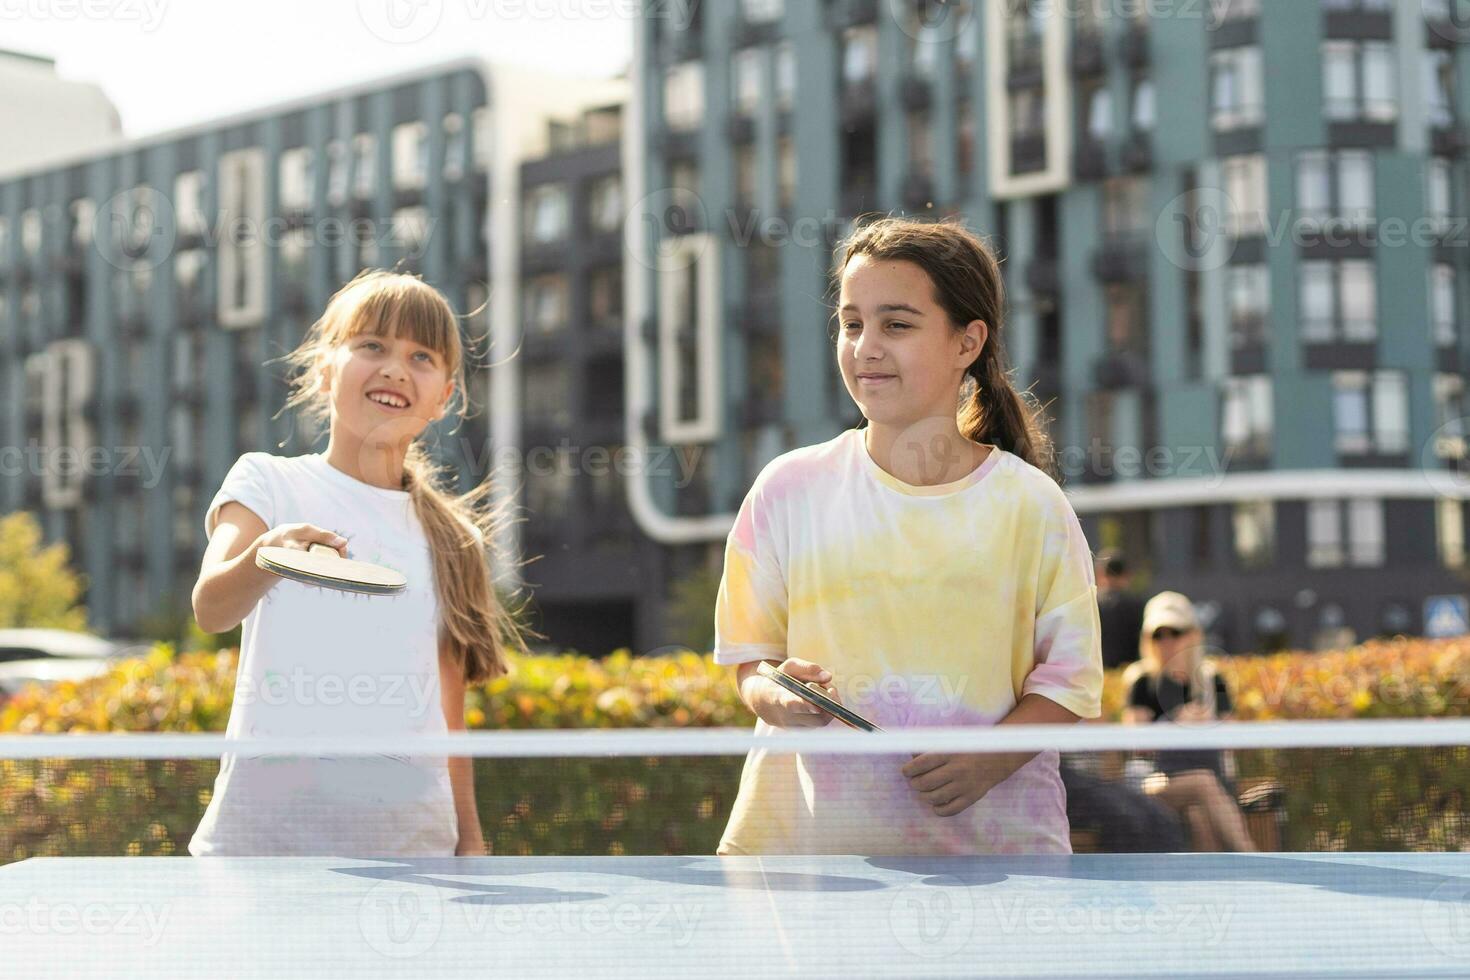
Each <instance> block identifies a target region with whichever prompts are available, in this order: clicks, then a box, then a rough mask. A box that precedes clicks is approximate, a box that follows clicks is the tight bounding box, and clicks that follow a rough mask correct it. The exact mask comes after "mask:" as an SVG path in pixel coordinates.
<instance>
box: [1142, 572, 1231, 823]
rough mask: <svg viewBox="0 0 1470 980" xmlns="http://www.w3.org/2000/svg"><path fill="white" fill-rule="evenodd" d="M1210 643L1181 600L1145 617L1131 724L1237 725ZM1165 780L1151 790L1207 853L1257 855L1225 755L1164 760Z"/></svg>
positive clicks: (1159, 598)
mask: <svg viewBox="0 0 1470 980" xmlns="http://www.w3.org/2000/svg"><path fill="white" fill-rule="evenodd" d="M1203 643H1204V635H1203V632H1202V631H1201V629H1200V625H1199V620H1198V618H1197V617H1196V616H1195V613H1194V606H1193V604H1192V603H1191V602H1190V601H1189V599H1187V598H1186V597H1185V596H1183V595H1180V594H1179V593H1178V592H1161V593H1159V594H1158V595H1156V596H1154V597H1153V598H1152V599H1150V600H1149V602H1148V605H1147V606H1145V607H1144V612H1143V633H1142V635H1141V636H1140V637H1139V651H1140V653H1141V655H1142V656H1141V668H1142V669H1141V670H1140V672H1139V674H1138V678H1137V680H1136V681H1134V683H1133V684H1132V686H1131V687H1130V688H1129V691H1128V707H1127V709H1125V711H1124V714H1123V720H1124V722H1125V723H1128V724H1148V723H1152V722H1156V721H1160V720H1165V719H1167V720H1169V721H1175V722H1186V723H1187V722H1193V723H1200V722H1208V721H1213V720H1219V719H1224V718H1227V717H1229V715H1230V712H1231V704H1230V692H1229V691H1228V689H1227V688H1226V686H1225V681H1224V679H1223V678H1221V677H1220V676H1219V675H1218V674H1217V673H1215V671H1214V669H1213V667H1212V665H1210V664H1209V663H1208V661H1206V659H1205V657H1204V651H1203ZM1156 766H1157V769H1158V773H1159V775H1157V776H1155V777H1151V778H1149V779H1147V780H1145V783H1144V786H1145V790H1146V791H1147V792H1149V793H1150V794H1151V795H1153V796H1155V797H1157V798H1158V799H1161V800H1162V801H1163V802H1164V803H1166V804H1168V805H1169V806H1170V807H1172V808H1173V809H1174V810H1175V811H1176V812H1178V813H1179V814H1180V816H1181V817H1183V818H1184V820H1185V823H1186V824H1187V825H1188V826H1189V829H1190V835H1191V837H1192V838H1193V840H1194V844H1195V848H1196V849H1197V850H1201V851H1218V850H1222V849H1224V850H1230V851H1254V850H1256V846H1255V842H1254V841H1252V840H1251V836H1250V833H1249V831H1248V830H1247V829H1246V825H1245V815H1244V814H1242V813H1241V811H1240V807H1239V806H1237V805H1236V802H1235V797H1234V792H1233V790H1232V789H1231V787H1230V783H1229V780H1228V779H1226V776H1225V764H1224V753H1223V752H1221V751H1220V750H1219V749H1202V750H1196V749H1189V750H1177V749H1176V750H1169V751H1162V752H1159V753H1158V759H1157V763H1156Z"/></svg>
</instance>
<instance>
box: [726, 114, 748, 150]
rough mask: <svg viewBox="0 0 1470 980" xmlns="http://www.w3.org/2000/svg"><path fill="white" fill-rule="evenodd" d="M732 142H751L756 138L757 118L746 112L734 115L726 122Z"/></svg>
mask: <svg viewBox="0 0 1470 980" xmlns="http://www.w3.org/2000/svg"><path fill="white" fill-rule="evenodd" d="M725 132H726V133H727V134H728V135H729V137H730V142H732V143H749V142H750V141H751V140H753V139H755V120H754V119H752V118H751V117H750V116H747V115H745V114H743V113H742V114H739V115H733V116H731V117H730V118H729V120H728V121H727V122H726V123H725Z"/></svg>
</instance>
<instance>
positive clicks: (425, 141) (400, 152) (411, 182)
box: [393, 122, 429, 188]
mask: <svg viewBox="0 0 1470 980" xmlns="http://www.w3.org/2000/svg"><path fill="white" fill-rule="evenodd" d="M428 177H429V127H428V126H426V125H425V124H424V123H421V122H412V123H403V124H402V125H399V126H394V127H393V186H394V187H403V188H419V187H423V186H424V182H425V181H426V180H428Z"/></svg>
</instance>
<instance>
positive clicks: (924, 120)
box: [908, 110, 934, 175]
mask: <svg viewBox="0 0 1470 980" xmlns="http://www.w3.org/2000/svg"><path fill="white" fill-rule="evenodd" d="M908 136H909V139H908V143H909V173H911V174H924V175H928V174H931V173H933V170H934V140H933V133H932V131H931V128H930V126H929V112H928V110H916V111H914V112H910V113H909V114H908Z"/></svg>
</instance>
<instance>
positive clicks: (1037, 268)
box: [1026, 255, 1062, 299]
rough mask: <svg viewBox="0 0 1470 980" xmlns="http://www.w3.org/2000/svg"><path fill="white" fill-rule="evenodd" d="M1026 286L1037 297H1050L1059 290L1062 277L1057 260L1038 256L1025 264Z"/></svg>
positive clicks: (1054, 295) (1053, 296)
mask: <svg viewBox="0 0 1470 980" xmlns="http://www.w3.org/2000/svg"><path fill="white" fill-rule="evenodd" d="M1026 286H1027V288H1028V289H1030V290H1031V292H1032V294H1033V295H1035V296H1036V297H1038V298H1043V297H1044V298H1052V299H1054V298H1055V297H1056V295H1057V294H1058V293H1059V292H1060V291H1061V286H1062V277H1061V272H1060V270H1059V269H1058V267H1057V260H1056V259H1054V258H1052V257H1050V256H1045V255H1043V256H1039V257H1037V258H1034V259H1032V260H1031V263H1030V264H1029V265H1028V266H1026Z"/></svg>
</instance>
